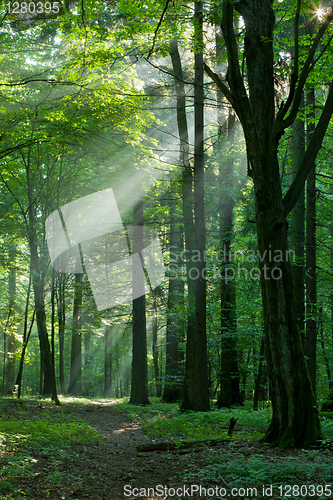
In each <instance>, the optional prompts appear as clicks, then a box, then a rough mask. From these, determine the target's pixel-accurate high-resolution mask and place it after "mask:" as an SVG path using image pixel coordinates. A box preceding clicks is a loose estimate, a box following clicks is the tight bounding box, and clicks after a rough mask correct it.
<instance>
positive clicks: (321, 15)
mask: <svg viewBox="0 0 333 500" xmlns="http://www.w3.org/2000/svg"><path fill="white" fill-rule="evenodd" d="M316 14H317V17H318V19H319V20H320V21H323V19H324V17H325V9H323V8H322V7H319V8H318V9H317V10H316Z"/></svg>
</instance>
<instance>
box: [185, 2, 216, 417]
mask: <svg viewBox="0 0 333 500" xmlns="http://www.w3.org/2000/svg"><path fill="white" fill-rule="evenodd" d="M202 16H203V2H195V21H196V24H195V41H196V53H195V81H194V220H195V224H194V226H195V249H196V251H197V252H198V255H199V256H200V257H199V260H198V261H197V262H196V267H195V269H194V270H195V276H194V275H192V276H190V278H192V279H193V278H195V327H194V339H193V338H192V339H191V341H192V342H193V340H194V345H193V346H191V356H192V359H191V360H189V362H188V360H186V365H185V384H184V391H183V400H182V405H181V407H182V409H183V410H194V411H207V410H209V382H208V364H207V338H206V276H205V267H206V259H205V210H204V90H203V76H204V65H203V53H202V44H203V32H202ZM188 341H189V339H187V342H188ZM186 355H187V356H188V355H189V351H188V350H187V351H186ZM190 365H191V366H190Z"/></svg>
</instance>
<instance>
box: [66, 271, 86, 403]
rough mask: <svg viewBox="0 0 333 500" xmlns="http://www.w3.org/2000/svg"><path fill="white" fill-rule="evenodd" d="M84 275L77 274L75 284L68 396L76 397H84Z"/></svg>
mask: <svg viewBox="0 0 333 500" xmlns="http://www.w3.org/2000/svg"><path fill="white" fill-rule="evenodd" d="M82 278H83V274H82V273H77V274H75V282H74V304H73V325H72V346H71V368H70V375H69V386H68V394H73V395H74V396H81V395H82V346H81V327H82V320H81V318H82V307H83V306H82Z"/></svg>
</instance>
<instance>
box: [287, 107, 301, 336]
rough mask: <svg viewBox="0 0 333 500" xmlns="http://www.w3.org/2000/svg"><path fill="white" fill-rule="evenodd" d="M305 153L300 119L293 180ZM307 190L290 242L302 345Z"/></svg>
mask: <svg viewBox="0 0 333 500" xmlns="http://www.w3.org/2000/svg"><path fill="white" fill-rule="evenodd" d="M300 107H301V108H303V107H304V99H303V98H302V100H301V104H300ZM304 152H305V127H304V120H302V119H301V118H298V119H297V120H295V122H294V123H293V128H292V165H293V171H292V176H293V179H294V178H295V176H296V173H297V171H298V169H299V166H300V163H301V161H302V158H303V156H304ZM304 214H305V189H304V188H303V190H302V193H301V195H300V197H299V199H298V200H297V202H296V204H295V206H294V208H293V210H292V211H291V220H290V240H291V247H292V248H293V249H294V251H295V262H294V264H293V266H292V268H291V272H292V277H293V284H294V290H295V300H296V303H295V307H296V309H295V311H296V319H297V323H298V328H299V331H300V335H301V339H302V344H303V346H304V345H305V342H304V341H305V335H304V330H305V323H304V318H305V302H304V277H305V273H304V257H305V254H304V242H305V231H304V224H305V216H304Z"/></svg>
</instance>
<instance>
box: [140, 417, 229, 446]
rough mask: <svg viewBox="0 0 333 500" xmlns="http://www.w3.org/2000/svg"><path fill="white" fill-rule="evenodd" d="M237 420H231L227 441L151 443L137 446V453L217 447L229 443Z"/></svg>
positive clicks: (206, 440)
mask: <svg viewBox="0 0 333 500" xmlns="http://www.w3.org/2000/svg"><path fill="white" fill-rule="evenodd" d="M236 422H237V418H235V417H232V418H231V419H230V424H229V429H228V436H229V437H228V438H227V439H205V440H204V441H180V442H178V443H164V442H162V443H151V444H146V445H142V446H137V447H136V450H137V451H178V450H179V451H180V450H184V449H186V448H193V447H195V446H217V445H220V444H224V443H228V442H229V441H230V438H231V436H232V434H233V432H234V428H235V425H236Z"/></svg>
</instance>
